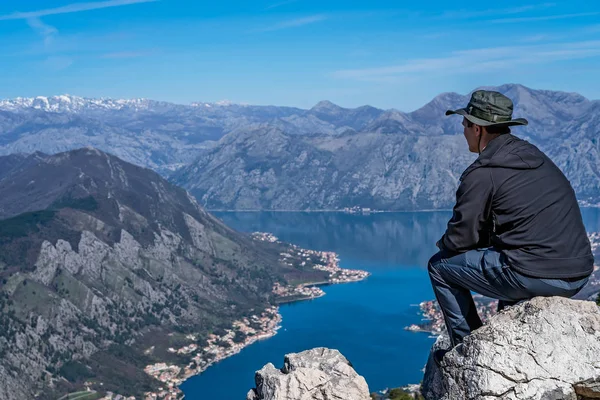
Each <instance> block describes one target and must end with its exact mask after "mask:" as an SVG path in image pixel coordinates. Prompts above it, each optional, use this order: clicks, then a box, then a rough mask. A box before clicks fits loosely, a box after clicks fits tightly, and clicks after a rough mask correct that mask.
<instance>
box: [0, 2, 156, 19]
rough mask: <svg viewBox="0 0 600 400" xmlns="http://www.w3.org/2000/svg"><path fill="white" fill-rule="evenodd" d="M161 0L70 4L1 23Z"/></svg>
mask: <svg viewBox="0 0 600 400" xmlns="http://www.w3.org/2000/svg"><path fill="white" fill-rule="evenodd" d="M155 1H159V0H107V1H95V2H88V3H75V4H68V5H66V6H62V7H56V8H47V9H44V10H37V11H28V12H15V13H12V14H7V15H0V21H2V20H10V19H27V20H29V19H32V18H40V17H45V16H47V15H57V14H69V13H76V12H81V11H90V10H99V9H101V8H109V7H120V6H127V5H130V4H139V3H151V2H155Z"/></svg>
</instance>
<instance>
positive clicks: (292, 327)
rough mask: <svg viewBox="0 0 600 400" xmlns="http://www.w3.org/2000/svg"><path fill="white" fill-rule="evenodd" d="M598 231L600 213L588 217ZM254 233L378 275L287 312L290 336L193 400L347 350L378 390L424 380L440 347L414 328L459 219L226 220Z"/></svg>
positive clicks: (221, 371) (196, 381)
mask: <svg viewBox="0 0 600 400" xmlns="http://www.w3.org/2000/svg"><path fill="white" fill-rule="evenodd" d="M582 212H583V216H584V221H585V223H586V227H587V229H588V231H599V230H600V210H599V209H584V210H582ZM216 215H217V216H218V217H219V218H221V219H222V220H223V221H224V222H225V223H226V224H228V225H229V226H232V227H233V228H235V229H237V230H240V231H244V232H253V231H263V232H272V233H273V234H275V235H276V236H278V237H279V238H280V239H281V240H285V241H288V242H292V243H295V244H297V245H299V246H301V247H304V248H310V249H315V250H329V251H335V252H336V253H338V254H339V255H340V257H341V265H342V267H345V268H359V269H364V270H367V271H369V272H371V273H372V275H371V276H370V277H369V278H368V279H367V280H366V281H363V282H357V283H351V284H343V285H334V286H326V287H324V288H323V289H324V290H325V292H326V293H327V295H326V296H324V297H321V298H319V299H315V300H312V301H305V302H300V303H294V304H289V305H284V306H282V307H281V308H280V311H281V314H282V316H283V322H282V329H281V330H280V331H279V333H278V334H277V335H276V336H274V337H273V338H271V339H268V340H264V341H260V342H257V343H255V344H253V345H251V346H249V347H247V348H245V349H244V350H242V352H240V353H239V354H237V355H235V356H233V357H230V358H228V359H226V360H224V361H222V362H220V363H218V364H216V365H214V366H213V367H211V368H209V369H208V370H207V371H205V372H204V373H203V374H202V375H199V376H195V377H193V378H190V379H189V380H188V381H187V382H185V383H184V384H183V385H182V389H183V391H184V392H185V395H186V398H187V399H190V400H206V399H210V400H238V399H244V398H245V395H246V393H247V392H248V390H249V389H250V388H252V387H254V371H256V370H258V369H260V368H262V367H263V366H264V365H265V364H266V363H268V362H272V363H273V364H275V366H276V367H278V368H279V367H281V366H282V364H283V356H284V355H285V354H286V353H290V352H298V351H302V350H307V349H311V348H313V347H319V346H324V347H330V348H336V349H339V350H340V351H341V352H342V354H344V355H345V356H346V358H348V360H350V362H352V364H353V365H354V367H355V369H356V371H357V372H358V373H359V374H361V375H363V376H364V377H365V378H366V380H367V382H368V383H369V388H370V390H371V391H375V390H380V389H384V388H386V387H396V386H401V385H405V384H408V383H418V382H420V381H421V379H422V376H423V373H422V368H423V366H424V365H425V361H426V358H427V355H428V351H429V348H430V347H431V344H432V343H433V339H431V338H430V337H428V335H427V334H425V333H414V332H408V331H405V330H404V327H405V326H407V325H410V324H413V323H417V322H419V321H420V316H419V315H418V307H416V304H418V303H419V302H421V301H423V300H429V299H432V298H433V293H432V291H431V287H430V284H429V279H428V277H427V271H426V263H427V260H428V259H429V257H430V256H431V255H432V254H433V253H434V252H435V251H436V248H435V242H436V240H438V239H439V238H440V236H441V235H442V233H443V232H444V229H445V226H446V223H447V221H448V218H450V216H451V213H450V212H446V211H441V212H423V213H381V214H372V215H348V214H341V213H268V212H263V213H216Z"/></svg>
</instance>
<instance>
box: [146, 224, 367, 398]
mask: <svg viewBox="0 0 600 400" xmlns="http://www.w3.org/2000/svg"><path fill="white" fill-rule="evenodd" d="M252 236H253V238H254V239H256V240H266V241H277V240H278V239H277V238H276V237H275V236H273V235H271V234H268V233H260V232H256V233H253V234H252ZM297 249H298V250H299V252H300V254H301V255H303V256H306V257H311V256H318V257H320V260H321V261H322V262H323V264H315V265H314V266H313V268H314V269H317V270H321V271H325V272H328V273H329V277H328V279H327V280H321V281H317V282H305V283H301V284H298V285H295V286H282V285H280V284H279V283H277V284H275V285H274V286H273V290H272V293H273V294H275V295H276V296H278V297H279V298H280V299H281V301H277V300H275V302H274V304H272V305H271V306H270V307H268V308H267V309H265V311H264V312H263V313H262V314H260V316H259V315H251V316H248V317H244V318H242V319H241V320H236V321H234V322H233V323H232V327H231V329H229V330H227V331H226V334H225V335H223V336H217V335H215V334H211V335H209V337H208V340H207V345H206V346H205V347H204V348H202V349H200V348H199V347H198V346H197V345H196V344H195V343H191V344H189V345H188V346H184V347H182V348H180V349H172V348H170V349H168V351H169V352H173V353H177V354H190V356H191V358H190V360H189V361H188V363H187V365H186V366H184V367H182V366H180V365H168V364H166V363H165V362H160V363H156V364H152V365H148V366H146V368H144V371H145V372H146V373H147V374H148V375H150V376H152V377H154V378H155V379H157V380H159V381H161V382H162V383H163V387H160V388H159V391H157V392H147V393H145V395H144V397H143V398H144V399H146V400H181V399H184V397H185V395H184V394H183V391H182V390H181V389H180V388H179V386H180V385H181V384H182V383H183V382H185V381H186V380H188V379H190V378H192V377H193V376H196V375H201V374H202V373H204V372H205V371H206V370H207V369H208V368H210V367H211V366H213V365H215V364H217V363H218V362H220V361H223V360H225V359H226V358H229V357H231V356H234V355H236V354H238V353H240V352H241V351H242V350H243V349H245V348H246V347H248V346H250V345H252V344H254V343H256V342H257V341H260V340H265V339H269V338H271V337H273V336H275V335H276V334H277V331H278V330H279V329H281V327H282V326H281V322H282V320H283V318H282V316H281V314H280V313H279V306H280V305H285V304H291V303H295V302H300V301H305V300H314V299H317V298H319V297H322V296H324V295H325V292H324V291H323V290H322V289H320V286H329V285H335V284H342V283H351V282H360V281H362V280H365V279H366V278H368V277H369V276H370V275H371V274H370V273H369V272H367V271H362V270H352V269H345V268H341V267H340V266H339V261H340V259H339V256H338V255H337V254H336V253H333V252H326V251H316V250H306V249H300V248H297ZM282 256H283V261H286V256H288V255H287V254H282ZM286 297H290V299H289V300H286V299H285V298H286ZM237 332H242V333H243V334H244V339H243V341H241V342H234V341H233V339H234V337H236V333H237ZM188 338H189V339H190V340H191V341H192V342H194V341H195V339H196V338H195V336H193V335H188Z"/></svg>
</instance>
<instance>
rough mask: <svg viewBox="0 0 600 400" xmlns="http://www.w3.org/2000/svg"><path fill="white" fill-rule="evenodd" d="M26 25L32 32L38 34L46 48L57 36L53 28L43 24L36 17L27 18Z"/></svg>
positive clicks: (56, 31) (56, 30)
mask: <svg viewBox="0 0 600 400" xmlns="http://www.w3.org/2000/svg"><path fill="white" fill-rule="evenodd" d="M27 25H29V26H30V27H31V29H33V30H34V31H36V32H37V33H39V34H40V35H41V36H42V37H43V38H44V45H45V46H46V47H48V46H49V45H51V44H52V42H53V41H54V38H55V37H56V36H57V35H58V29H56V28H55V27H53V26H51V25H48V24H45V23H44V22H43V21H42V20H41V19H39V18H38V17H31V18H27Z"/></svg>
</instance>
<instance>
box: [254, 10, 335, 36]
mask: <svg viewBox="0 0 600 400" xmlns="http://www.w3.org/2000/svg"><path fill="white" fill-rule="evenodd" d="M326 19H327V16H326V15H323V14H318V15H311V16H309V17H303V18H296V19H289V20H286V21H281V22H278V23H276V24H274V25H271V26H267V27H264V28H260V29H257V30H256V31H255V32H269V31H278V30H281V29H288V28H297V27H300V26H304V25H310V24H314V23H316V22H321V21H325V20H326Z"/></svg>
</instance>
